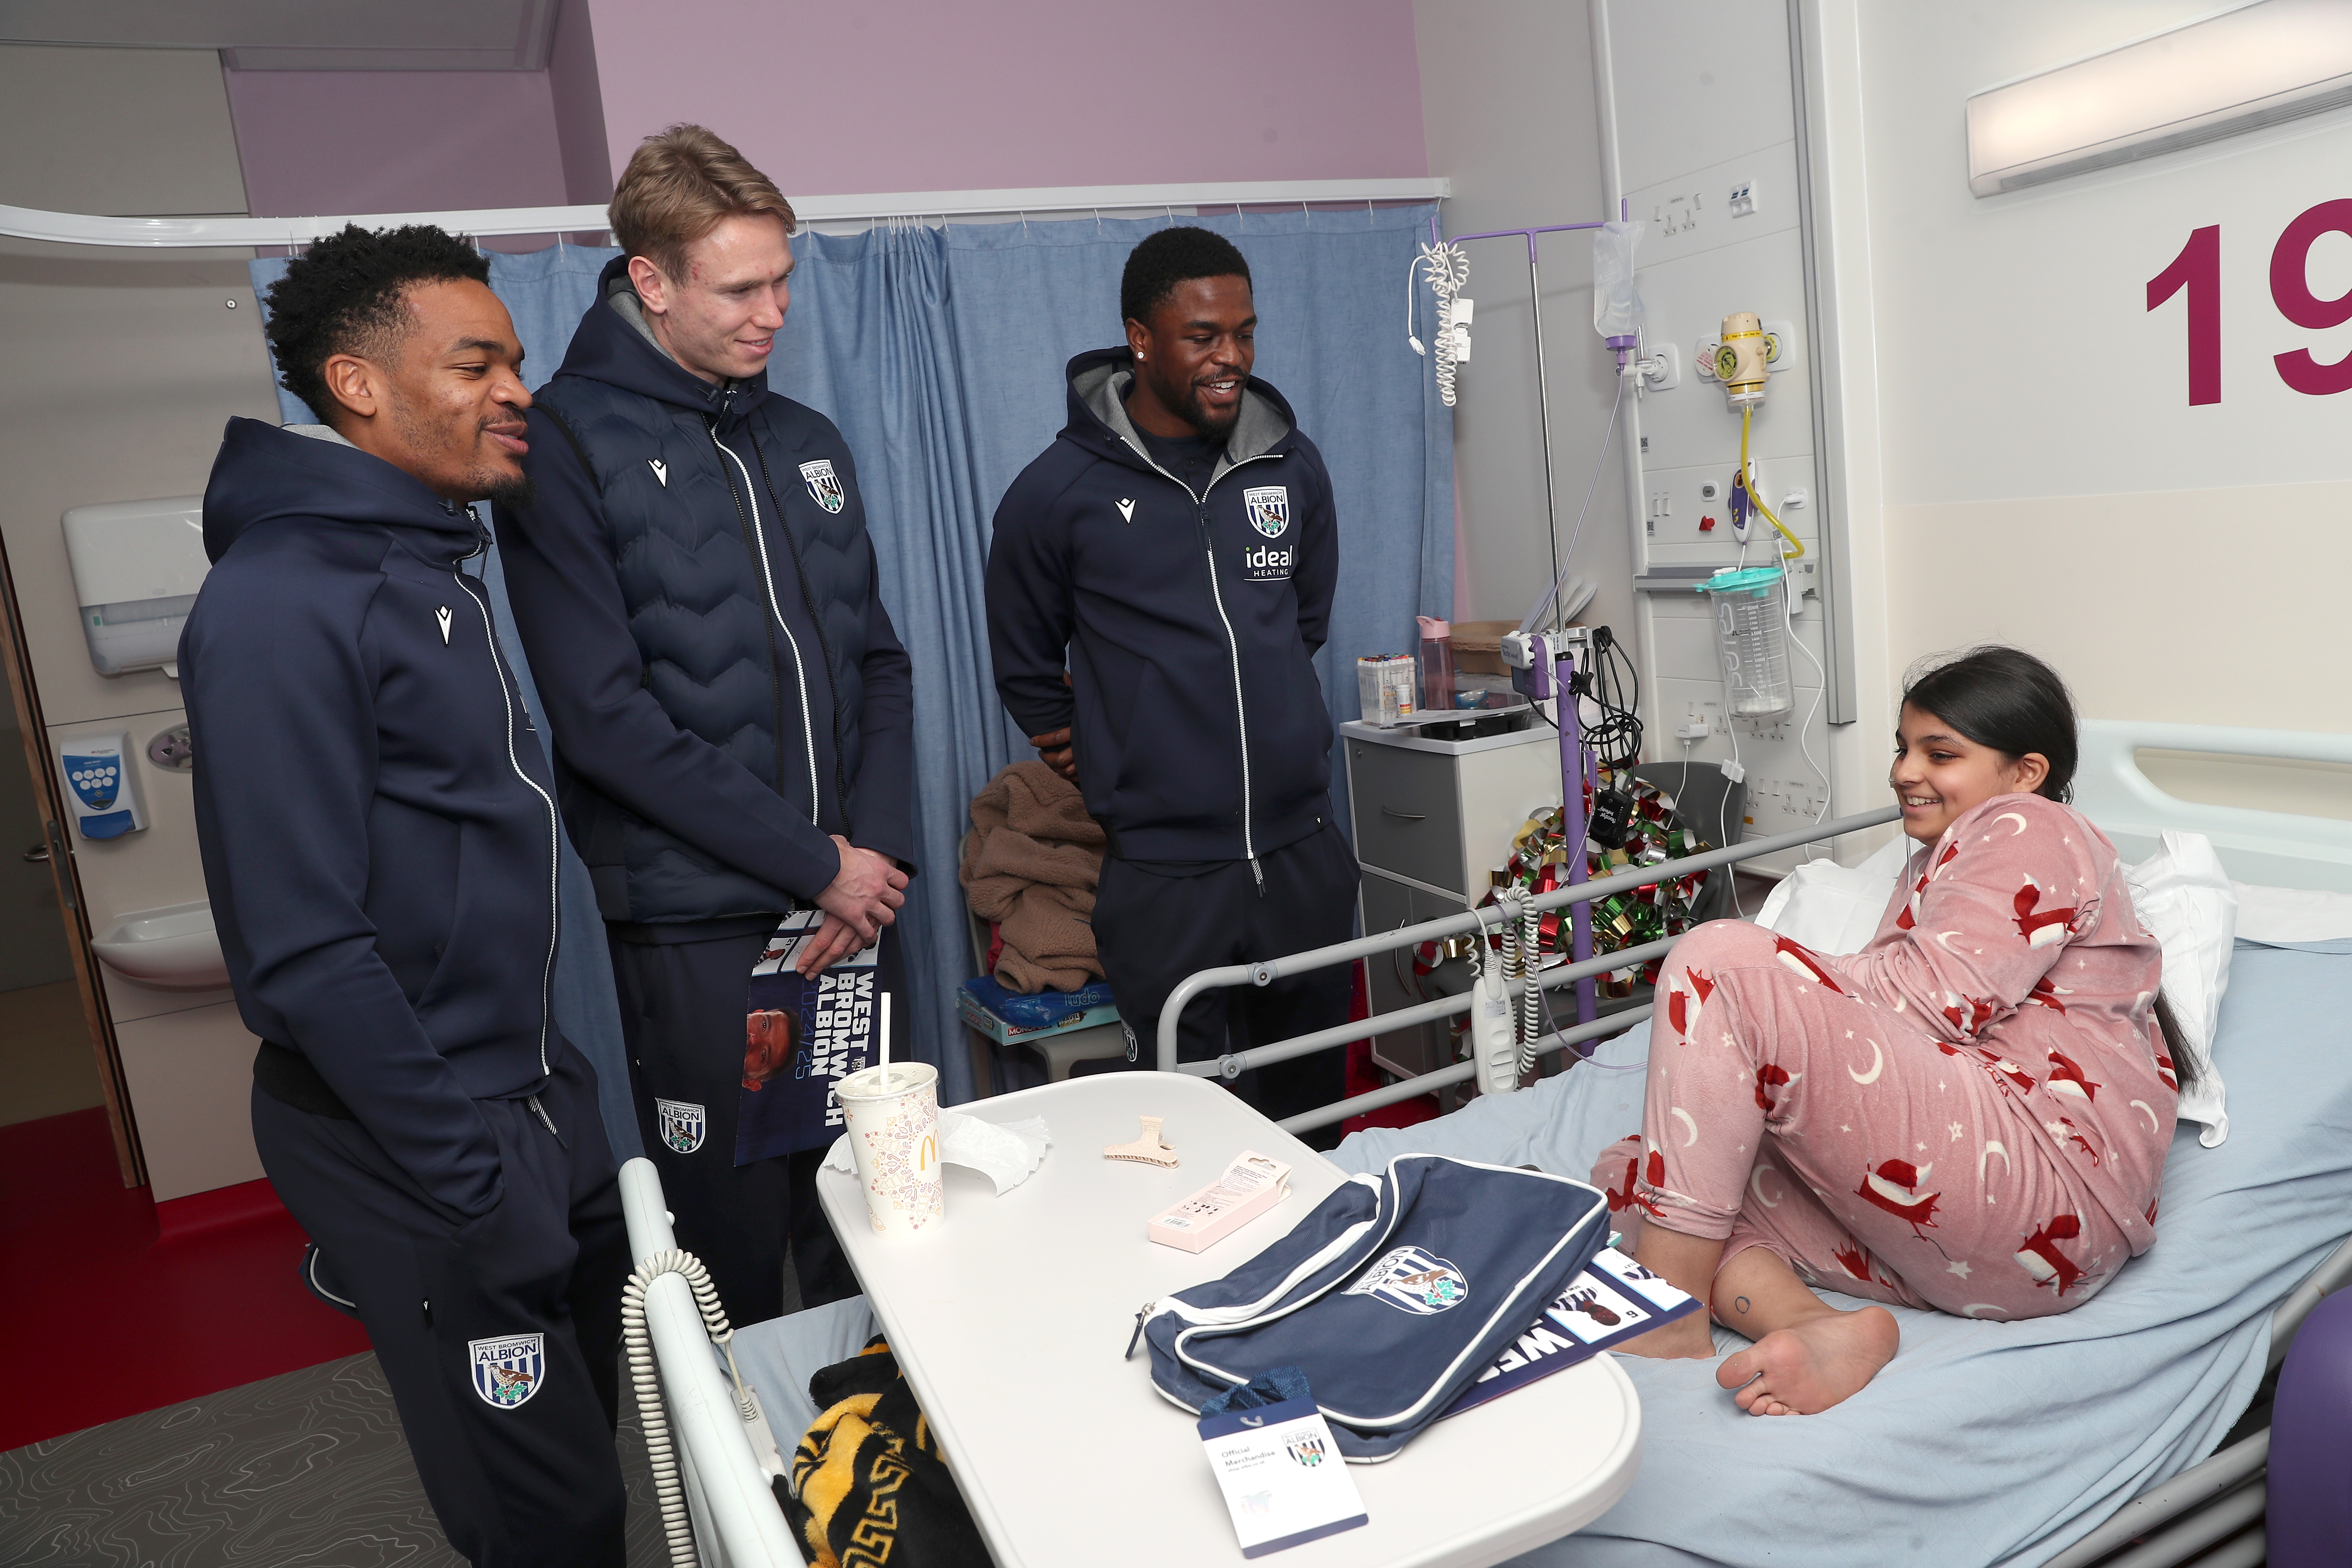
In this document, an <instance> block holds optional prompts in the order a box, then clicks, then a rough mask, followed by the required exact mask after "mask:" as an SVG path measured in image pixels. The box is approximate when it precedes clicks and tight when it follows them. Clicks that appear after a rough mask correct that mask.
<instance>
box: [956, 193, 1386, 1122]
mask: <svg viewBox="0 0 2352 1568" xmlns="http://www.w3.org/2000/svg"><path fill="white" fill-rule="evenodd" d="M1120 295H1121V300H1120V306H1121V310H1122V313H1123V314H1124V315H1125V316H1126V317H1127V331H1128V344H1127V346H1126V347H1124V348H1118V349H1104V350H1099V351H1097V352H1095V353H1085V354H1080V355H1079V356H1078V357H1077V358H1076V359H1074V360H1072V361H1071V362H1070V365H1069V423H1068V424H1067V425H1066V426H1064V428H1063V430H1062V433H1061V435H1060V437H1058V438H1057V439H1056V440H1055V443H1054V445H1053V446H1052V447H1048V448H1047V449H1046V451H1045V454H1044V455H1043V456H1042V457H1040V458H1037V459H1036V460H1035V461H1034V462H1033V463H1031V464H1030V465H1029V467H1028V468H1026V469H1024V471H1023V472H1022V474H1021V477H1020V478H1019V479H1015V480H1014V481H1013V488H1012V489H1010V490H1008V491H1006V492H1005V497H1004V500H1003V503H1002V504H1001V505H1000V506H999V507H998V508H997V511H996V523H995V538H994V541H993V542H992V545H991V547H990V550H989V557H988V590H987V595H988V625H989V647H990V651H991V653H992V655H993V657H994V660H995V665H996V688H997V691H998V693H999V694H1000V695H1001V696H1002V697H1003V700H1004V706H1005V708H1006V709H1007V710H1009V711H1010V712H1011V713H1012V714H1013V718H1014V719H1015V720H1017V721H1019V722H1020V723H1021V725H1022V727H1023V729H1024V731H1027V732H1028V733H1029V735H1030V738H1031V740H1032V741H1033V742H1034V743H1036V744H1037V745H1038V748H1039V750H1040V752H1042V753H1043V754H1044V755H1045V760H1046V761H1047V763H1049V764H1052V765H1055V767H1057V768H1058V769H1059V770H1060V771H1061V772H1063V773H1065V774H1066V775H1068V776H1072V777H1075V778H1076V780H1077V782H1078V784H1079V786H1080V788H1081V789H1082V790H1083V791H1084V792H1085V795H1086V803H1087V812H1088V813H1089V814H1090V815H1091V816H1094V818H1095V819H1096V820H1097V821H1098V822H1100V823H1101V824H1102V825H1103V827H1104V829H1105V831H1106V833H1107V834H1108V838H1109V846H1110V850H1109V854H1108V856H1107V857H1106V858H1105V860H1104V864H1103V870H1102V880H1101V885H1100V887H1099V889H1098V891H1097V899H1096V903H1095V910H1094V932H1095V945H1096V948H1097V952H1098V953H1099V955H1100V957H1101V959H1102V964H1103V972H1104V976H1105V978H1106V979H1108V981H1109V983H1110V988H1111V994H1112V997H1113V998H1114V1000H1116V1001H1117V1003H1118V1009H1119V1016H1121V1018H1123V1019H1124V1020H1125V1021H1126V1024H1127V1026H1128V1028H1129V1035H1130V1040H1129V1050H1130V1054H1131V1056H1132V1057H1134V1058H1139V1061H1140V1063H1141V1065H1145V1066H1156V1065H1157V1062H1158V1045H1157V1031H1158V1027H1159V1021H1160V1008H1161V1005H1162V1004H1163V1003H1164V1002H1165V1001H1166V1000H1167V998H1168V994H1169V993H1170V992H1171V991H1172V990H1174V989H1175V987H1176V985H1177V984H1178V982H1180V981H1181V980H1182V979H1183V978H1184V977H1185V976H1186V975H1188V974H1191V973H1194V972H1195V971H1197V970H1202V969H1206V968H1210V967H1212V966H1213V965H1217V964H1225V963H1239V962H1241V961H1243V960H1244V959H1247V958H1265V957H1271V956H1274V955H1276V954H1281V953H1289V952H1299V951H1301V950H1303V949H1306V948H1311V947H1318V946H1321V945H1323V944H1325V943H1328V942H1344V941H1346V940H1347V939H1348V937H1349V936H1350V935H1351V934H1352V933H1353V929H1354V920H1355V886H1356V877H1357V868H1356V863H1355V858H1354V856H1353V855H1352V854H1351V853H1350V852H1349V848H1348V846H1347V844H1346V842H1345V840H1344V839H1343V838H1342V837H1340V835H1339V830H1338V828H1337V827H1335V826H1332V823H1331V805H1330V753H1331V722H1330V718H1329V713H1328V709H1327V708H1326V706H1325V704H1324V700H1323V692H1322V688H1321V685H1320V684H1319V682H1318V680H1317V679H1316V674H1315V666H1314V663H1313V659H1314V656H1315V651H1316V650H1317V649H1318V648H1319V647H1322V645H1323V641H1324V638H1325V637H1326V635H1327V633H1328V628H1329V626H1330V617H1331V595H1332V589H1333V585H1334V584H1335V583H1336V581H1337V579H1338V575H1339V523H1338V520H1337V517H1336V515H1335V513H1334V510H1333V506H1332V498H1331V477H1330V475H1329V474H1328V472H1326V471H1325V469H1324V467H1323V458H1322V454H1320V453H1319V452H1318V451H1317V450H1316V449H1315V444H1314V443H1313V442H1311V441H1309V440H1308V439H1307V437H1306V436H1304V435H1303V434H1301V433H1300V431H1299V430H1298V428H1297V421H1296V420H1295V418H1294V417H1293V416H1292V414H1291V411H1290V405H1288V404H1287V403H1286V402H1284V401H1283V398H1282V395H1281V394H1279V393H1277V392H1276V391H1275V390H1274V388H1272V387H1271V386H1268V385H1267V384H1265V383H1264V382H1262V381H1259V380H1257V379H1255V377H1253V376H1251V375H1250V374H1249V372H1250V366H1251V364H1252V363H1253V360H1254V357H1255V350H1254V348H1253V346H1252V344H1253V339H1254V336H1255V331H1256V321H1257V318H1256V312H1255V305H1254V303H1253V302H1252V296H1251V290H1250V283H1249V268H1248V264H1247V263H1246V262H1245V261H1244V260H1243V258H1242V257H1241V254H1240V252H1239V251H1238V250H1236V249H1235V248H1234V247H1233V246H1232V245H1231V244H1230V243H1229V242H1228V241H1226V240H1225V239H1223V237H1220V236H1217V235H1215V234H1213V233H1211V232H1209V231H1208V230H1205V229H1200V228H1190V227H1181V228H1170V229H1165V230H1162V231H1161V232H1160V233H1159V234H1157V235H1154V236H1153V237H1150V239H1147V240H1145V241H1144V242H1143V243H1142V244H1141V245H1139V246H1138V247H1136V250H1135V252H1134V254H1133V255H1132V256H1130V257H1129V261H1128V265H1127V269H1126V274H1125V277H1124V279H1123V280H1122V284H1121V289H1120ZM1065 668H1066V670H1067V674H1066V675H1065ZM1348 1005H1349V976H1348V971H1347V969H1346V968H1345V967H1339V968H1333V969H1328V970H1321V971H1318V972H1316V973H1310V974H1307V975H1301V976H1298V977H1296V978H1294V979H1289V980H1282V981H1277V982H1276V983H1275V984H1271V985H1267V986H1264V987H1255V988H1252V989H1249V990H1244V991H1241V992H1231V991H1221V992H1213V993H1211V994H1209V995H1208V996H1206V997H1202V998H1201V999H1200V1000H1198V1001H1196V1002H1194V1003H1193V1004H1192V1005H1191V1006H1189V1007H1188V1008H1186V1009H1185V1013H1184V1017H1183V1021H1182V1026H1181V1037H1180V1050H1181V1056H1182V1057H1183V1058H1184V1059H1186V1060H1196V1059H1199V1058H1205V1057H1213V1056H1215V1055H1217V1054H1219V1053H1220V1052H1222V1051H1224V1050H1228V1049H1232V1050H1240V1049H1244V1048H1246V1047H1249V1046H1251V1045H1254V1044H1271V1043H1272V1042H1274V1041H1276V1040H1278V1039H1284V1038H1288V1037H1293V1036H1297V1035H1301V1034H1305V1033H1307V1032H1309V1031H1311V1030H1315V1029H1321V1028H1327V1027H1329V1026H1334V1025H1338V1024H1342V1023H1345V1022H1346V1021H1347V1018H1348ZM1237 1087H1239V1088H1240V1089H1241V1090H1242V1092H1244V1094H1246V1095H1249V1096H1250V1097H1251V1098H1252V1099H1253V1100H1255V1103H1257V1105H1258V1106H1259V1108H1260V1109H1261V1110H1265V1111H1266V1112H1267V1113H1268V1114H1269V1115H1274V1116H1285V1115H1289V1114H1293V1113H1295V1112H1297V1111H1300V1110H1307V1109H1309V1108H1311V1107H1313V1106H1317V1105H1324V1104H1328V1103H1329V1102H1331V1101H1332V1100H1337V1099H1339V1096H1340V1093H1341V1091H1342V1073H1341V1062H1340V1059H1339V1054H1338V1053H1337V1052H1330V1051H1327V1052H1319V1053H1317V1054H1315V1055H1313V1056H1308V1057H1303V1058H1293V1059H1292V1060H1290V1061H1287V1062H1281V1063H1276V1064H1275V1065H1273V1066H1271V1067H1267V1068H1259V1069H1257V1081H1256V1082H1255V1084H1252V1083H1249V1082H1246V1081H1245V1082H1244V1083H1242V1084H1240V1085H1238V1086H1237Z"/></svg>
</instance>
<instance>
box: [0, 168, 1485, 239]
mask: <svg viewBox="0 0 2352 1568" xmlns="http://www.w3.org/2000/svg"><path fill="white" fill-rule="evenodd" d="M1453 194H1454V182H1453V181H1451V180H1449V179H1447V178H1445V177H1444V176H1443V175H1422V176H1417V177H1414V178H1412V179H1400V180H1242V181H1228V182H1225V183H1223V184H1171V185H1041V186H1037V187H1035V188H1034V189H1029V190H998V191H900V192H896V193H893V194H891V195H850V196H803V197H800V198H799V199H797V200H795V201H794V202H793V212H794V213H795V214H797V215H798V216H799V217H800V219H801V221H802V222H803V223H856V222H861V221H866V220H877V219H882V218H893V217H978V216H1010V215H1013V214H1015V213H1080V212H1111V211H1118V210H1128V209H1140V208H1151V207H1162V208H1167V209H1171V210H1172V209H1174V208H1176V207H1222V206H1257V205H1283V206H1287V205H1291V204H1293V203H1305V204H1318V203H1320V204H1325V205H1329V204H1335V203H1341V202H1345V203H1349V204H1350V205H1352V204H1354V203H1357V202H1427V201H1444V199H1445V198H1446V197H1447V196H1450V195H1453ZM611 221H612V220H611V219H610V218H609V217H608V216H606V214H605V210H604V208H603V207H602V206H563V207H499V208H487V209H483V210H479V211H472V212H436V213H363V214H359V215H356V216H349V217H101V216H93V215H89V214H85V213H53V212H41V211H38V210H37V209H35V208H32V207H12V206H7V205H0V235H5V236H7V237H10V238H12V239H46V240H52V241H55V242H57V243H58V244H61V245H116V246H131V247H142V248H155V247H166V248H176V247H243V246H254V245H308V244H310V242H311V241H313V240H317V239H321V238H324V237H326V236H328V235H331V234H333V233H335V232H337V231H338V230H340V229H341V227H342V226H344V225H345V224H351V223H355V224H358V225H359V226H361V227H362V228H388V227H394V226H399V225H402V224H415V223H429V224H433V225H435V226H438V227H441V228H446V229H447V230H448V231H449V232H450V233H452V234H462V235H470V236H478V237H492V236H497V235H511V234H583V233H591V232H595V231H599V230H604V229H606V228H609V227H610V226H611Z"/></svg>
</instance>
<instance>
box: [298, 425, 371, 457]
mask: <svg viewBox="0 0 2352 1568" xmlns="http://www.w3.org/2000/svg"><path fill="white" fill-rule="evenodd" d="M285 430H286V434H288V435H289V436H308V437H310V439H311V440H313V441H332V442H333V443H334V444H335V445H336V446H338V447H350V446H351V445H352V444H351V442H349V441H347V440H345V439H344V438H343V435H342V432H341V431H340V430H337V429H336V428H335V427H334V426H331V425H289V426H286V427H285ZM358 449H359V448H357V447H352V450H353V451H357V450H358Z"/></svg>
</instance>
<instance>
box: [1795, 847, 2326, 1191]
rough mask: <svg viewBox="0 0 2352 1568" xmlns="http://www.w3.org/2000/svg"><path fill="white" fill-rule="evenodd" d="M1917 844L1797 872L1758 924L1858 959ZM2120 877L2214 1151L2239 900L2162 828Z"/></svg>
mask: <svg viewBox="0 0 2352 1568" xmlns="http://www.w3.org/2000/svg"><path fill="white" fill-rule="evenodd" d="M1913 847H1914V846H1913V845H1912V842H1911V840H1910V839H1908V838H1906V837H1901V836H1899V835H1898V836H1897V837H1895V841H1894V842H1893V843H1891V844H1888V845H1887V846H1886V847H1884V848H1882V849H1880V850H1879V851H1878V852H1877V853H1876V854H1874V855H1873V856H1871V857H1870V858H1868V859H1867V860H1864V862H1863V863H1862V864H1861V865H1859V866H1840V865H1838V864H1836V863H1835V862H1834V861H1830V860H1814V861H1810V862H1808V863H1806V864H1805V865H1802V866H1800V867H1798V868H1796V869H1795V870H1794V871H1791V872H1790V873H1789V875H1788V876H1786V877H1784V878H1782V879H1781V880H1780V886H1778V887H1776V888H1774V889H1772V894H1771V896H1770V897H1769V898H1768V899H1766V900H1764V908H1763V909H1762V910H1759V911H1758V913H1757V916H1756V923H1757V924H1759V925H1760V926H1762V927H1764V928H1765V929H1766V930H1767V931H1773V932H1775V933H1777V934H1779V935H1780V936H1785V937H1787V938H1788V939H1789V940H1790V942H1802V943H1804V945H1805V946H1807V947H1810V948H1811V949H1812V950H1813V951H1814V952H1829V953H1844V952H1861V951H1862V949H1863V948H1864V947H1866V946H1867V945H1869V942H1870V939H1871V938H1872V937H1873V936H1874V935H1875V934H1877V931H1878V920H1879V917H1880V916H1881V915H1883V914H1885V912H1886V905H1887V902H1888V900H1891V899H1893V898H1894V896H1895V883H1896V882H1897V881H1899V880H1901V879H1902V876H1903V871H1904V868H1905V867H1906V865H1908V864H1909V861H1910V858H1911V851H1912V849H1913ZM2123 872H2124V880H2125V882H2126V885H2127V886H2128V887H2129V888H2130V889H2131V896H2132V907H2133V909H2134V910H2137V913H2138V915H2139V921H2140V924H2142V925H2144V926H2146V927H2147V931H2148V934H2149V935H2150V936H2153V937H2154V938H2156V940H2157V943H2158V946H2160V947H2161V948H2163V950H2164V990H2165V994H2166V996H2167V997H2168V998H2169V1000H2170V1001H2171V1004H2172V1015H2173V1021H2174V1022H2175V1023H2177V1024H2179V1026H2180V1031H2181V1033H2182V1034H2183V1035H2185V1036H2187V1038H2186V1039H2185V1040H2184V1041H2183V1042H2182V1047H2183V1050H2184V1053H2185V1054H2186V1055H2187V1056H2188V1058H2189V1061H2190V1062H2192V1063H2194V1064H2195V1068H2196V1077H2197V1083H2196V1086H2195V1087H2194V1088H2184V1089H2182V1090H2181V1091H2180V1107H2179V1114H2180V1115H2181V1116H2183V1117H2185V1118H2187V1119H2188V1120H2189V1121H2197V1122H2201V1123H2203V1124H2204V1127H2205V1131H2203V1132H2201V1133H2200V1134H2199V1135H2198V1141H2199V1142H2201V1143H2203V1144H2204V1145H2205V1146H2206V1147H2207V1148H2209V1149H2210V1148H2211V1147H2212V1146H2213V1145H2214V1144H2216V1143H2219V1142H2221V1140H2222V1139H2224V1138H2226V1137H2228V1136H2229V1134H2230V1116H2229V1111H2228V1109H2227V1107H2226V1105H2225V1104H2224V1101H2223V1091H2222V1086H2221V1074H2220V1073H2219V1072H2218V1071H2216V1070H2214V1067H2213V1030H2214V1026H2215V1023H2216V1021H2217V1020H2218V1019H2219V1017H2220V1016H2221V994H2222V993H2223V992H2224V991H2226V990H2228V989H2229V985H2230V952H2231V946H2232V944H2233V942H2234V941H2235V938H2236V935H2237V913H2238V897H2237V894H2236V892H2235V891H2234V890H2233V884H2232V883H2231V880H2230V879H2229V876H2228V874H2227V873H2226V872H2224V871H2223V870H2222V869H2221V860H2220V859H2219V858H2217V857H2216V856H2215V855H2214V853H2213V846H2212V844H2211V843H2210V841H2209V840H2207V838H2206V837H2205V836H2204V835H2203V834H2201V833H2174V832H2169V831H2168V832H2167V833H2166V834H2165V835H2164V847H2162V848H2161V849H2158V851H2157V852H2156V853H2155V854H2153V855H2151V856H2149V857H2148V858H2147V859H2145V860H2143V861H2141V862H2140V863H2139V864H2138V865H2137V866H2126V867H2125V868H2123ZM2314 896H2315V897H2324V896H2326V895H2314ZM2337 897H2341V895H2337ZM2346 901H2347V904H2352V900H2346ZM2321 923H2329V921H2326V920H2323V921H2321ZM2335 923H2341V922H2340V921H2336V922H2335ZM2297 929H2301V928H2297ZM2338 934H2352V931H2347V932H2345V933H2338ZM2272 940H2273V941H2280V940H2287V939H2284V938H2275V937H2274V938H2273V939H2272ZM2294 940H2300V941H2314V940H2319V939H2316V938H2312V937H2307V936H2306V937H2301V938H2297V939H2294Z"/></svg>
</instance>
